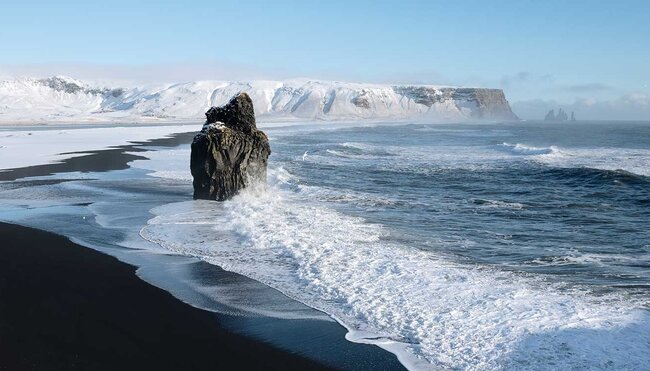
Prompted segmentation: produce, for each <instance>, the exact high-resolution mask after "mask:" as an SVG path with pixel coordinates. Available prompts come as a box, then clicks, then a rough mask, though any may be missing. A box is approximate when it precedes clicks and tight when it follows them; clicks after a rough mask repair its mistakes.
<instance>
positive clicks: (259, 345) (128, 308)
mask: <svg viewBox="0 0 650 371" xmlns="http://www.w3.org/2000/svg"><path fill="white" fill-rule="evenodd" d="M0 234H1V235H2V236H3V239H4V241H5V242H4V243H3V244H2V247H0V267H1V269H0V298H1V299H2V300H0V328H1V329H2V331H1V333H2V336H0V355H1V356H0V360H1V361H0V363H1V366H2V367H0V368H5V367H7V368H8V369H30V368H46V369H57V368H73V367H79V368H100V369H106V368H112V367H124V366H127V365H128V367H133V368H136V367H138V366H142V367H156V368H161V369H181V368H184V369H207V368H217V367H228V368H231V367H236V368H271V369H286V368H294V369H298V368H299V369H326V368H327V367H326V366H324V365H322V364H319V363H317V362H315V361H312V360H309V359H307V358H305V357H303V356H300V355H297V354H292V353H289V352H287V351H283V350H280V349H277V348H275V347H273V346H271V345H268V344H266V343H263V342H259V341H255V340H252V339H249V338H247V337H245V336H243V335H239V334H236V333H234V332H232V331H229V330H226V329H225V328H224V327H223V326H221V325H220V324H219V320H218V316H217V315H216V314H214V313H210V312H208V311H205V310H201V309H197V308H194V307H191V306H189V305H187V304H185V303H183V302H181V301H179V300H177V299H176V298H174V297H173V296H172V295H171V294H170V293H168V292H166V291H164V290H162V289H159V288H157V287H155V286H153V285H150V284H148V283H146V282H145V281H143V280H142V279H140V278H139V277H138V276H137V275H136V267H134V266H131V265H129V264H126V263H123V262H120V261H118V260H117V258H114V257H112V256H108V255H106V254H102V253H100V252H97V251H94V250H92V249H90V248H87V247H84V246H81V245H78V244H75V243H73V242H71V241H70V240H68V239H67V238H65V237H63V236H59V235H56V234H53V233H49V232H45V231H41V230H38V229H34V228H28V227H22V226H18V225H15V224H8V223H3V222H0ZM251 355H254V356H251Z"/></svg>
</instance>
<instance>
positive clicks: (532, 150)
mask: <svg viewBox="0 0 650 371" xmlns="http://www.w3.org/2000/svg"><path fill="white" fill-rule="evenodd" d="M499 146H500V147H502V148H504V149H505V150H506V151H508V152H510V153H512V154H515V155H522V156H538V155H550V154H553V153H558V152H559V151H560V150H559V149H558V148H557V147H555V146H550V147H531V146H526V145H523V144H520V143H516V144H510V143H505V142H504V143H502V144H500V145H499Z"/></svg>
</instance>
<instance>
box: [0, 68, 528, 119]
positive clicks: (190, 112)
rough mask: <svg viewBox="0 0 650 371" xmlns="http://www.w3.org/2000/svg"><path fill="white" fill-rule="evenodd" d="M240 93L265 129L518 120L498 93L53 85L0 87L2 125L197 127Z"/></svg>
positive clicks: (330, 84)
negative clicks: (294, 124)
mask: <svg viewBox="0 0 650 371" xmlns="http://www.w3.org/2000/svg"><path fill="white" fill-rule="evenodd" d="M239 92H247V93H248V94H249V95H250V96H251V98H252V99H253V102H254V104H255V111H256V114H257V115H258V117H259V120H260V121H278V120H314V119H316V120H358V119H378V120H380V119H396V120H399V119H431V120H475V119H487V120H513V119H516V116H515V115H514V114H513V113H512V111H511V109H510V106H509V104H508V101H507V100H506V98H505V95H504V94H503V91H502V90H499V89H482V88H453V87H436V86H421V85H416V86H413V85H375V84H357V83H344V82H334V81H314V80H288V81H251V82H222V81H195V82H187V83H181V84H172V85H164V86H157V87H141V88H107V87H97V86H93V85H91V84H87V83H85V82H82V81H79V80H75V79H71V78H68V77H52V78H48V79H33V78H21V79H14V80H7V81H0V122H2V123H12V122H15V123H19V122H90V121H99V122H152V121H185V120H187V121H197V120H203V118H204V112H205V111H206V110H207V109H208V108H209V107H211V106H216V105H221V104H224V103H226V102H227V101H228V100H229V99H230V98H231V97H233V96H234V95H236V94H237V93H239Z"/></svg>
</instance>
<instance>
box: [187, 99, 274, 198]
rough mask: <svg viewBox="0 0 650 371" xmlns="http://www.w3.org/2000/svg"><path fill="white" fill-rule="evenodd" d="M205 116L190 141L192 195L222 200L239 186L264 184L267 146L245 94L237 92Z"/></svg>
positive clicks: (268, 148) (269, 151)
mask: <svg viewBox="0 0 650 371" xmlns="http://www.w3.org/2000/svg"><path fill="white" fill-rule="evenodd" d="M205 116H206V118H207V120H206V122H205V125H203V129H202V130H201V132H199V133H198V134H196V136H194V141H193V142H192V155H191V160H190V169H191V170H192V177H193V178H194V182H193V185H194V199H206V200H217V201H224V200H227V199H229V198H231V197H233V196H234V195H236V194H237V193H238V192H239V191H240V190H241V189H243V188H246V187H248V186H253V185H257V184H260V185H264V184H266V165H267V160H268V158H269V155H270V154H271V147H270V146H269V140H268V137H267V136H266V134H264V132H262V131H260V130H257V126H256V125H255V112H254V110H253V101H252V100H251V98H250V97H249V96H248V94H246V93H239V94H238V95H237V96H235V97H234V98H232V99H231V100H230V102H229V103H228V104H226V105H223V106H221V107H212V108H210V109H209V110H208V111H207V112H206V113H205Z"/></svg>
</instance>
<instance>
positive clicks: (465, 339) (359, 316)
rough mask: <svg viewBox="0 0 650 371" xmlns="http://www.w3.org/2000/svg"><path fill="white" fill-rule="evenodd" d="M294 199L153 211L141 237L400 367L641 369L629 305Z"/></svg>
mask: <svg viewBox="0 0 650 371" xmlns="http://www.w3.org/2000/svg"><path fill="white" fill-rule="evenodd" d="M298 196H300V195H295V194H293V193H291V192H286V191H283V190H282V189H278V188H277V187H271V188H270V189H269V190H268V191H261V190H254V189H249V190H247V191H245V192H243V193H242V194H240V195H239V196H237V197H235V198H234V199H232V200H230V201H227V202H224V203H215V202H201V201H194V202H182V203H174V204H169V205H165V206H162V207H159V208H156V209H154V210H152V213H153V214H154V215H155V217H154V218H152V219H151V220H150V221H149V222H148V224H147V226H145V227H144V228H143V229H142V230H141V235H142V236H143V237H144V238H145V239H147V240H149V241H152V242H155V243H158V244H159V245H160V246H162V247H164V248H166V249H168V250H170V251H173V252H176V253H179V254H184V255H190V256H195V257H198V258H200V259H202V260H204V261H207V262H209V263H212V264H216V265H219V266H221V267H222V268H224V269H227V270H230V271H234V272H237V273H240V274H243V275H246V276H248V277H251V278H254V279H256V280H258V281H260V282H263V283H265V284H267V285H269V286H271V287H273V288H275V289H277V290H279V291H281V292H283V293H285V294H286V295H287V296H289V297H291V298H294V299H296V300H298V301H301V302H303V303H305V304H307V305H309V306H312V307H314V308H317V309H319V310H322V311H324V312H326V313H328V314H330V315H331V316H333V317H334V318H336V319H337V320H339V321H340V322H341V323H343V324H344V325H345V326H346V327H347V328H348V329H350V334H349V336H348V338H349V339H352V340H354V341H360V342H368V343H375V344H377V345H380V346H383V347H385V348H387V349H390V350H391V351H393V352H396V353H398V354H399V355H400V359H402V360H404V359H411V360H420V361H422V360H426V361H427V362H428V363H429V364H430V365H431V366H433V367H445V368H461V369H498V368H507V369H522V368H526V369H539V368H545V367H548V366H549V364H553V365H555V366H556V367H558V368H564V369H571V368H587V369H589V368H601V367H603V365H608V366H609V367H611V368H618V369H639V368H643V367H645V366H646V365H647V363H648V362H650V347H648V346H647V345H648V344H649V343H650V316H649V314H648V311H646V310H643V309H640V308H639V307H638V306H637V305H635V304H634V303H632V302H630V301H625V300H620V299H618V298H617V297H615V296H611V297H599V298H596V297H591V296H589V295H588V294H586V293H584V292H581V293H571V292H563V291H561V290H560V289H559V288H553V287H552V286H549V285H548V284H547V283H545V282H543V281H539V280H537V279H535V278H533V277H531V276H525V275H519V274H514V273H509V272H504V271H498V270H491V269H487V268H478V267H467V266H463V265H460V264H457V263H454V262H451V261H449V260H446V259H444V258H443V257H441V256H438V255H436V254H434V253H431V252H425V251H420V250H417V249H412V248H409V247H408V246H401V245H398V244H395V243H393V242H389V239H387V238H386V237H387V236H389V235H390V231H389V230H387V229H386V228H384V227H383V226H382V225H378V224H372V223H368V222H366V221H365V220H364V219H362V218H356V217H351V216H347V215H345V214H342V213H340V212H337V211H335V210H333V209H330V208H327V207H325V206H324V205H323V204H321V203H319V202H307V201H305V200H302V199H300V197H298ZM206 222H208V224H207V225H206V224H205V223H206ZM605 344H606V346H605ZM549 362H552V363H549ZM405 363H406V364H407V365H411V366H412V367H414V368H415V367H422V363H417V362H415V361H414V362H410V361H407V362H405ZM414 365H417V366H414Z"/></svg>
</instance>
